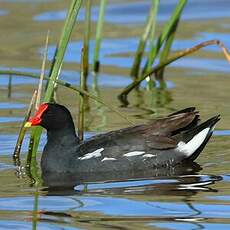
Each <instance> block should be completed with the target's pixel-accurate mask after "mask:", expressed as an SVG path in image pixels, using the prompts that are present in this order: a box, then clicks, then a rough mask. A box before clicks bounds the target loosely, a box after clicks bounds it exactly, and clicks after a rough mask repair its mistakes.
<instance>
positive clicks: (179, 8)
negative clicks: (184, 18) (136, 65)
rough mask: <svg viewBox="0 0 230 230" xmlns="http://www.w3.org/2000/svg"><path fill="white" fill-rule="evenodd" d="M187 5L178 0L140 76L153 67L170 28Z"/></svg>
mask: <svg viewBox="0 0 230 230" xmlns="http://www.w3.org/2000/svg"><path fill="white" fill-rule="evenodd" d="M186 3H187V0H180V1H179V3H178V4H177V6H176V8H175V10H174V11H173V13H172V15H171V17H170V19H169V20H168V22H167V23H166V24H165V25H164V28H163V31H162V33H161V34H160V36H159V37H158V39H157V42H156V45H154V46H152V47H151V49H150V53H149V59H148V60H147V62H146V64H145V67H144V69H143V71H142V75H145V74H146V73H147V72H148V71H150V68H151V66H152V65H153V63H154V61H155V59H156V57H157V55H158V53H159V51H160V48H161V47H162V45H163V43H164V42H165V40H166V39H167V37H168V36H169V34H170V32H171V31H172V28H173V27H174V25H175V24H176V23H177V20H178V18H180V15H181V13H182V10H183V9H184V7H185V5H186ZM148 68H149V69H148Z"/></svg>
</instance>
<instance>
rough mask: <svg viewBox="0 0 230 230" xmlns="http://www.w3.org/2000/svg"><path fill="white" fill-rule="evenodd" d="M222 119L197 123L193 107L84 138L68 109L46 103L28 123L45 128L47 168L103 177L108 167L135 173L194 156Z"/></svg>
mask: <svg viewBox="0 0 230 230" xmlns="http://www.w3.org/2000/svg"><path fill="white" fill-rule="evenodd" d="M219 119H220V116H219V115H218V116H214V117H212V118H210V119H209V120H207V121H205V122H204V123H201V124H198V123H199V114H198V112H197V111H195V108H193V107H191V108H186V109H183V110H180V111H178V112H175V113H173V114H170V115H168V116H167V117H164V118H160V119H157V120H154V121H152V122H150V123H149V124H144V125H137V126H132V127H128V128H124V129H120V130H116V131H111V132H108V133H105V134H100V135H97V136H95V137H92V138H91V139H88V140H85V141H83V142H80V141H79V138H78V137H77V136H76V133H75V127H74V123H73V119H72V116H71V114H70V112H69V110H68V109H67V108H66V107H64V106H63V105H59V104H52V103H45V104H42V105H41V106H40V107H39V109H38V111H37V112H36V114H35V116H34V117H32V118H31V119H30V120H29V122H27V123H26V125H25V126H26V127H30V126H36V125H40V126H42V127H44V128H45V129H46V130H47V138H48V141H47V143H46V145H45V148H44V150H43V154H42V159H41V168H42V172H43V174H46V175H54V174H56V175H64V174H65V175H66V174H68V175H70V177H72V176H73V177H74V176H76V175H78V176H80V175H82V176H80V178H83V177H87V176H89V177H90V176H91V175H102V177H101V178H103V174H104V175H105V174H106V173H109V172H111V173H113V175H114V174H115V175H119V174H125V173H126V172H135V174H137V173H138V171H147V170H155V169H157V168H168V167H172V166H175V165H178V164H181V163H184V162H187V161H193V160H195V159H196V158H197V157H198V155H199V154H200V152H201V151H202V150H203V148H204V147H205V145H206V143H207V142H208V140H209V138H210V137H211V135H212V132H213V129H214V125H215V124H216V123H217V122H218V121H219ZM106 175H108V174H106ZM111 175H112V174H111ZM51 177H52V176H51ZM60 179H61V178H60ZM107 179H108V178H107Z"/></svg>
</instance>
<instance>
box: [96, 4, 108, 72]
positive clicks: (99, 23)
mask: <svg viewBox="0 0 230 230" xmlns="http://www.w3.org/2000/svg"><path fill="white" fill-rule="evenodd" d="M106 3H107V0H101V5H100V11H99V18H98V21H97V29H96V38H95V48H94V57H93V71H94V72H96V73H97V72H99V68H100V61H99V53H100V48H101V38H102V28H103V24H104V17H105V7H106Z"/></svg>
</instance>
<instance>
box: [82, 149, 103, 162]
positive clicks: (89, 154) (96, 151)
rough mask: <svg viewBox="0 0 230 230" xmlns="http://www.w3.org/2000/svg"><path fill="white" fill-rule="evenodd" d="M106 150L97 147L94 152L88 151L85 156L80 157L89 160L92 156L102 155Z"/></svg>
mask: <svg viewBox="0 0 230 230" xmlns="http://www.w3.org/2000/svg"><path fill="white" fill-rule="evenodd" d="M103 150H104V148H100V149H97V150H95V151H93V152H92V153H87V154H85V155H84V156H83V157H78V159H79V160H88V159H90V158H92V157H100V156H101V152H102V151H103Z"/></svg>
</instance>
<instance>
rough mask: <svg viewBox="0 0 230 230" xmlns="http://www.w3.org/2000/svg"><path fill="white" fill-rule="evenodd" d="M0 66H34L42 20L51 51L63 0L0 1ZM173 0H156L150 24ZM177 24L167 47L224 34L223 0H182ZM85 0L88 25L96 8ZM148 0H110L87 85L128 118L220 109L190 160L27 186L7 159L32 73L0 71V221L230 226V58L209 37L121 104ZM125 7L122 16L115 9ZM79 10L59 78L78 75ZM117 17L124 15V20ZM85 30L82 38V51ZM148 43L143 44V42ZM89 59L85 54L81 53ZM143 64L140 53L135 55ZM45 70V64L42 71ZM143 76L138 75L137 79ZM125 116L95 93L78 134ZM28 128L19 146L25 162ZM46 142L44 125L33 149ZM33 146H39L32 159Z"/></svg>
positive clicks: (162, 18)
mask: <svg viewBox="0 0 230 230" xmlns="http://www.w3.org/2000/svg"><path fill="white" fill-rule="evenodd" d="M0 2H1V4H2V9H1V10H0V26H1V27H0V28H1V31H2V33H4V34H7V36H1V37H0V42H1V56H2V59H1V66H0V69H3V70H6V69H7V70H8V69H14V70H21V71H26V72H32V73H38V74H39V73H40V67H41V58H42V55H41V54H42V51H43V49H44V41H45V36H46V32H47V30H48V29H50V30H51V38H50V44H49V52H48V59H49V60H51V59H52V55H53V53H54V49H55V46H56V43H57V41H58V39H59V35H60V31H61V28H62V25H63V20H64V18H65V14H66V9H67V8H68V4H69V3H70V1H64V0H63V1H57V0H52V1H51V0H50V1H42V0H41V1H29V0H12V1H0ZM175 2H177V1H174V0H173V1H169V0H167V1H163V2H162V4H161V8H160V14H159V16H158V21H159V22H160V23H161V24H160V25H161V26H160V27H159V28H158V29H157V33H158V34H159V32H160V28H161V27H162V25H163V23H165V22H166V20H167V19H168V18H169V16H170V12H171V10H172V9H173V7H174V4H175ZM188 2H189V3H188V5H187V6H186V8H185V11H184V14H183V16H182V18H183V20H182V21H181V22H180V24H179V28H178V33H177V35H176V38H175V43H174V44H173V47H172V49H173V51H176V50H182V49H185V48H189V47H191V46H193V45H196V44H198V43H200V42H202V41H205V40H209V39H220V40H221V41H222V42H224V43H225V45H226V46H227V47H230V43H229V17H230V13H229V12H230V11H229V7H230V5H229V1H228V0H221V1H214V0H211V1H210V0H204V1H198V0H190V1H188ZM94 4H95V5H94V6H93V9H92V20H93V25H95V20H96V19H97V14H98V9H99V7H98V6H97V4H96V3H94ZM149 6H150V1H125V2H122V1H109V5H108V7H107V12H106V25H105V28H104V38H103V40H102V47H101V54H100V58H101V63H102V69H101V72H100V74H99V76H98V79H97V81H95V78H94V76H93V75H90V76H89V80H88V82H89V88H90V90H91V92H92V93H94V94H96V95H100V96H101V97H102V98H103V99H104V100H105V101H106V102H107V103H110V104H112V105H114V106H115V107H117V108H118V109H119V110H120V111H121V112H123V113H124V114H125V115H127V116H128V117H129V119H131V120H132V121H133V122H135V123H136V124H140V123H145V122H148V121H149V120H151V119H152V118H156V117H160V116H163V115H166V114H168V113H171V112H173V111H175V110H177V109H180V108H184V107H188V106H196V107H197V108H198V110H199V111H200V113H201V114H202V118H203V119H207V118H208V117H210V116H212V115H214V114H218V113H220V114H221V117H222V119H221V121H220V122H219V123H218V124H217V126H216V130H215V132H214V135H213V137H212V138H211V140H210V142H209V144H208V146H207V147H206V148H205V150H204V151H203V153H202V154H201V155H200V157H199V158H198V159H197V160H196V164H195V165H192V166H189V167H185V168H180V169H178V168H172V169H170V170H169V171H164V174H162V172H161V173H159V172H157V173H156V175H155V176H151V177H148V178H136V179H134V178H133V179H130V180H127V181H106V182H105V183H103V182H92V183H90V184H87V185H85V184H80V185H76V186H75V187H74V188H71V189H62V190H60V189H59V190H58V189H49V188H47V187H44V186H35V185H34V183H33V180H32V179H31V178H30V177H29V175H28V174H26V172H25V169H24V168H18V167H16V166H14V164H13V161H12V157H11V156H12V152H13V150H14V146H15V142H16V140H17V134H18V131H19V128H20V124H21V121H22V119H23V117H24V114H25V112H26V109H27V106H28V103H29V101H30V98H31V95H32V92H33V91H34V89H35V88H36V87H37V83H38V81H37V80H36V79H31V78H28V77H17V76H13V78H12V92H11V97H10V98H8V89H7V87H8V81H9V76H0V90H1V94H0V183H1V186H0V229H71V230H72V229H132V230H135V229H229V228H230V195H229V194H230V170H229V164H230V142H229V139H230V137H229V136H230V131H229V130H230V123H229V121H230V107H229V106H228V104H229V101H230V95H229V86H230V78H229V72H230V67H229V64H228V63H227V62H226V60H225V59H224V58H223V54H222V53H221V52H220V50H219V48H218V47H216V46H214V45H213V46H209V47H206V48H204V49H202V50H201V51H199V52H197V53H196V54H193V55H190V56H189V57H186V58H184V59H181V60H179V61H177V62H175V63H173V64H172V65H170V66H169V67H168V68H167V69H166V73H165V77H166V82H167V88H166V89H165V90H160V89H159V88H156V89H154V90H153V91H143V90H141V91H140V92H134V93H131V95H130V97H129V100H130V105H129V106H128V107H127V108H124V107H121V106H120V102H119V101H118V100H117V95H118V93H119V92H121V90H122V89H123V88H124V87H125V86H126V85H128V84H129V83H130V82H131V79H130V77H129V68H130V67H131V65H132V61H133V56H134V52H135V50H136V47H137V44H138V38H139V36H140V34H141V33H142V31H143V25H144V22H145V19H146V14H147V12H148V8H149ZM124 15H125V17H124ZM83 18H84V10H82V11H81V12H80V15H79V19H80V21H81V22H80V23H79V24H78V25H77V29H76V31H74V34H73V37H72V40H71V42H70V44H69V47H68V49H67V53H66V56H65V63H64V65H63V70H62V73H61V76H60V77H61V79H62V80H65V81H67V82H70V83H72V84H74V85H79V60H80V49H81V47H82V42H81V39H82V34H83V31H82V30H83V25H82V23H83ZM124 18H125V20H124ZM93 45H94V37H93V36H92V38H91V42H90V50H91V52H90V53H91V55H92V52H93ZM147 49H148V45H147ZM90 58H91V59H92V57H90ZM142 64H144V62H143V63H142ZM47 73H48V71H47ZM145 86H146V84H145V83H143V85H142V88H141V89H143V88H144V87H145ZM57 100H58V102H59V103H61V104H65V105H66V106H67V107H69V108H70V110H71V112H72V114H73V118H74V120H75V121H76V120H77V111H76V105H77V103H78V97H77V95H76V93H75V92H72V91H70V90H66V89H64V88H63V87H60V88H59V89H58V94H57ZM126 126H129V124H128V123H127V121H126V120H123V119H122V118H121V117H119V116H118V115H116V114H114V113H113V112H111V111H109V110H108V109H106V108H105V107H103V106H102V105H100V104H99V103H97V102H94V101H91V102H90V111H89V112H88V113H87V114H86V127H85V128H86V133H85V138H89V137H90V136H92V135H95V134H97V133H103V132H106V131H109V130H113V129H118V128H122V127H126ZM28 141H29V133H28V134H27V135H26V138H25V143H24V145H23V147H22V154H21V158H22V163H23V164H24V161H25V158H26V153H27V149H28ZM45 142H46V135H45V133H43V135H42V140H41V143H40V146H39V152H41V151H42V148H43V146H44V144H45ZM40 157H41V153H39V154H38V165H39V161H40Z"/></svg>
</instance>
